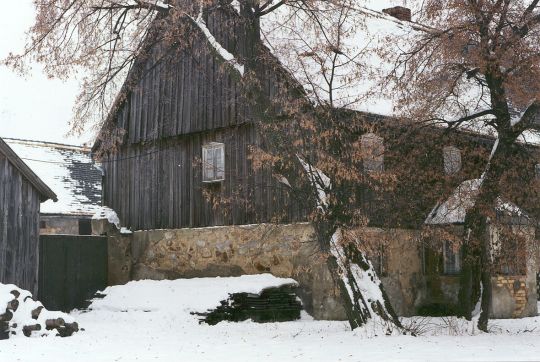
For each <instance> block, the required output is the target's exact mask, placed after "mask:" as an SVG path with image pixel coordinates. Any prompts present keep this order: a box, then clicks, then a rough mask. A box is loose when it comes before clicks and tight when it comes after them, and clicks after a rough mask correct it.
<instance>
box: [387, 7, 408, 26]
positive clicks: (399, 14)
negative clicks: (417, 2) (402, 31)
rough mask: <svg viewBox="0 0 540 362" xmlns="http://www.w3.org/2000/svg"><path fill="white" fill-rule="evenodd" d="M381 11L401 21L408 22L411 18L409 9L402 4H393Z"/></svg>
mask: <svg viewBox="0 0 540 362" xmlns="http://www.w3.org/2000/svg"><path fill="white" fill-rule="evenodd" d="M383 13H385V14H388V15H390V16H393V17H394V18H396V19H399V20H402V21H409V22H410V21H411V20H412V12H411V9H409V8H406V7H403V6H394V7H393V8H388V9H384V10H383Z"/></svg>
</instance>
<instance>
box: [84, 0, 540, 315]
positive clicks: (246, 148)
mask: <svg viewBox="0 0 540 362" xmlns="http://www.w3.org/2000/svg"><path fill="white" fill-rule="evenodd" d="M179 1H180V0H179ZM182 1H183V0H182ZM200 18H202V19H204V22H199V20H200V19H199V20H197V21H193V20H194V19H191V21H188V20H186V24H185V25H186V29H184V30H185V31H187V32H188V33H189V34H190V37H189V39H190V42H191V43H190V44H189V45H188V46H182V48H181V49H179V48H180V46H174V44H173V46H171V48H172V49H169V48H168V47H164V46H163V45H162V44H160V43H159V42H157V43H155V44H152V42H151V40H152V33H151V35H150V37H149V38H148V39H147V44H146V45H145V46H144V48H145V51H144V52H143V54H141V56H139V57H138V59H137V61H136V62H135V64H134V65H133V67H132V69H131V71H130V73H129V75H128V78H127V81H126V83H125V84H124V87H123V88H122V90H121V93H120V94H119V95H118V98H117V101H116V102H115V104H114V106H113V108H112V110H111V112H110V114H109V117H108V119H107V120H106V121H105V124H104V126H103V128H102V130H101V132H100V135H99V137H98V140H97V142H96V143H95V145H94V147H93V152H94V153H96V154H98V155H99V157H100V159H101V161H102V166H103V170H104V179H103V180H104V182H103V203H104V205H106V206H108V207H110V208H111V209H113V210H114V211H116V212H117V214H118V216H119V218H120V220H121V223H122V226H124V227H127V228H128V229H131V230H132V231H135V233H134V234H133V235H131V236H129V237H128V236H124V237H125V238H126V239H125V240H129V242H126V241H121V242H118V241H117V242H116V244H115V243H109V247H110V248H112V249H114V250H115V252H114V253H111V254H110V255H113V256H112V257H110V258H109V270H110V271H111V270H113V271H114V270H116V272H115V273H116V274H115V275H114V278H111V274H110V275H109V278H110V280H114V282H115V283H125V282H127V281H129V280H133V279H162V278H183V277H208V276H231V275H241V274H250V273H260V272H269V273H273V274H274V275H279V276H285V277H295V278H298V280H299V282H300V284H301V287H302V288H303V290H304V291H305V294H306V295H307V296H308V299H309V298H311V299H312V300H311V301H308V302H307V305H312V307H313V306H319V308H320V311H319V312H317V311H315V314H314V315H316V318H336V316H337V315H339V313H340V312H339V311H335V312H336V313H334V312H329V311H331V310H332V309H333V307H332V305H334V306H335V305H338V304H339V302H335V303H334V302H332V298H333V294H332V293H334V292H335V286H334V284H333V280H332V278H331V277H330V276H329V275H328V271H327V267H326V266H324V265H323V266H322V267H321V268H319V269H317V268H318V267H317V265H318V264H317V263H320V262H321V260H320V259H318V260H312V259H310V258H311V256H313V255H315V254H316V252H313V251H312V250H309V251H308V250H306V251H305V253H304V252H303V251H301V250H302V249H301V247H300V251H298V250H296V249H295V248H296V247H297V245H296V244H295V243H296V242H298V241H301V242H300V244H302V245H313V243H310V241H313V238H309V237H307V236H306V235H308V234H309V232H305V230H304V229H303V227H304V226H302V225H301V224H300V223H296V222H297V221H305V220H307V214H306V210H304V209H302V206H305V205H303V204H302V203H300V202H296V200H294V199H293V198H292V197H291V196H290V195H289V194H288V192H287V186H286V185H284V184H283V182H284V181H283V180H278V179H277V178H276V177H275V176H274V175H272V173H271V172H269V171H265V170H256V169H255V168H254V167H253V162H252V159H251V156H250V155H251V154H252V153H251V150H252V149H253V148H256V147H258V146H263V147H264V145H265V144H264V141H265V140H264V137H263V136H262V133H261V132H259V131H260V129H259V127H258V126H259V124H260V122H261V121H262V122H264V121H265V118H264V117H268V115H271V117H276V115H277V117H279V116H280V109H281V108H286V105H281V106H282V107H280V105H279V104H276V103H277V102H275V100H276V99H281V98H279V95H280V94H282V93H281V92H284V91H286V92H291V93H293V92H294V93H295V94H296V93H297V90H298V87H299V82H295V80H294V79H292V77H293V75H291V74H290V73H289V72H288V71H286V68H285V67H284V66H282V65H281V64H282V63H279V61H278V60H277V58H276V57H273V53H271V51H270V50H269V49H268V48H266V47H265V46H264V45H262V42H261V39H260V37H259V34H258V33H255V34H253V33H251V32H252V31H254V30H253V29H251V28H250V27H246V25H245V23H243V22H242V21H241V20H240V19H241V17H239V16H238V14H237V13H236V11H235V10H234V9H233V8H232V7H231V6H229V7H227V6H224V7H219V6H218V7H215V8H213V9H212V10H207V11H205V12H204V13H203V14H202V15H201V16H200ZM377 19H380V17H379V16H377ZM201 26H204V27H205V29H202V28H201ZM201 30H202V31H201ZM157 33H159V31H157ZM208 33H210V34H213V37H215V39H210V38H208V36H207V34H208ZM205 34H206V35H205ZM213 43H214V44H215V43H218V44H220V46H222V47H223V48H225V49H224V50H223V49H219V51H218V49H216V48H215V46H214V45H213ZM213 47H214V48H213ZM223 51H227V52H228V53H229V54H230V55H231V57H234V58H235V59H241V60H242V61H243V62H246V65H247V66H249V70H250V71H252V72H256V74H257V77H256V78H257V82H258V84H257V87H256V88H257V90H258V93H257V94H256V95H253V94H250V92H251V91H252V90H253V88H250V86H249V83H250V79H243V78H242V77H244V74H243V70H242V69H241V67H239V63H234V62H231V61H224V58H223V57H222V56H220V54H217V53H220V52H223ZM254 51H257V52H262V53H264V52H266V53H264V54H261V53H257V56H253V55H254V53H252V52H254ZM261 55H264V56H261ZM253 59H256V60H261V59H263V60H264V61H262V60H261V61H259V62H257V61H255V62H253ZM250 61H251V62H250ZM305 95H306V93H301V94H300V96H301V97H303V96H305ZM276 96H277V97H276ZM253 99H256V100H257V101H256V102H253ZM304 99H305V98H304ZM310 110H312V109H310ZM344 116H345V117H348V116H350V117H351V119H352V118H355V117H358V118H361V117H363V119H364V120H367V121H368V122H371V124H373V123H375V122H377V130H376V131H373V130H371V131H367V132H377V134H374V133H370V134H365V136H369V139H368V138H366V139H365V140H364V139H363V137H362V140H361V141H362V142H364V141H366V145H367V146H368V147H369V145H371V146H374V147H376V148H377V149H382V155H381V157H376V158H373V159H371V160H367V161H368V162H366V159H363V160H362V162H363V167H364V170H366V171H368V172H369V171H381V170H386V171H388V170H394V169H396V172H398V171H397V169H398V167H396V165H400V167H399V169H401V170H405V171H406V174H405V175H406V177H401V178H399V175H398V178H399V179H400V182H399V184H398V185H397V186H396V192H392V194H391V195H375V192H372V190H369V189H365V190H355V192H356V191H358V192H359V193H362V196H360V197H358V200H359V202H362V203H363V204H364V205H363V206H365V207H364V210H367V211H366V213H369V218H370V224H369V225H368V226H369V227H375V228H374V229H377V230H368V231H369V232H371V234H372V235H371V236H369V237H370V238H372V239H373V240H374V243H379V244H380V243H381V240H384V239H385V238H382V237H381V236H380V234H379V233H380V231H381V230H382V228H386V229H391V230H390V231H389V235H388V237H387V239H388V244H386V245H382V244H381V245H379V244H377V245H378V246H377V251H376V254H377V255H373V256H372V259H373V261H375V263H377V264H379V265H378V266H377V269H378V270H379V272H380V274H381V275H383V282H384V283H385V285H386V286H387V287H389V296H390V300H391V301H392V303H393V304H394V307H395V309H396V310H397V311H398V312H399V313H400V314H402V315H412V314H414V313H415V311H416V309H417V308H420V307H423V306H425V305H432V304H439V303H440V304H444V305H454V304H455V303H456V301H457V299H458V290H459V270H460V263H459V258H460V256H459V252H455V251H454V250H453V249H452V248H450V247H446V246H448V245H450V241H449V240H443V239H441V240H436V241H440V243H439V244H440V245H439V247H438V248H437V249H436V250H434V251H433V255H434V256H433V258H431V257H430V255H431V254H430V253H431V251H430V250H428V249H427V248H429V246H425V245H428V244H429V243H426V242H425V240H423V238H424V236H423V235H422V233H421V232H417V231H419V230H420V229H421V228H422V227H424V226H425V224H426V219H427V220H428V221H430V220H431V221H432V222H430V224H431V225H433V226H434V227H438V226H440V227H441V228H444V227H447V226H450V227H451V228H452V232H455V233H456V234H459V233H462V231H461V230H459V231H456V230H457V229H459V227H462V225H463V221H464V220H448V219H446V218H445V217H444V215H443V216H441V217H440V218H439V215H438V214H437V210H439V207H438V203H439V202H440V201H441V200H439V199H440V196H441V195H451V194H452V191H453V190H455V189H457V190H459V189H460V185H461V184H462V183H463V182H464V181H465V180H471V179H474V178H476V177H478V175H477V171H478V169H479V165H480V167H483V166H482V165H485V162H486V160H487V159H488V156H489V152H490V150H491V147H492V145H493V143H494V139H492V138H490V137H484V136H480V135H478V134H468V136H467V137H448V138H446V139H444V140H443V139H438V140H436V141H435V139H436V138H438V137H433V134H432V133H433V129H431V128H430V129H429V130H426V133H422V134H418V135H416V136H418V137H419V138H416V139H415V140H414V142H410V143H408V146H406V147H404V143H400V144H399V145H393V144H391V142H390V141H388V142H387V140H392V139H395V137H397V136H396V133H399V132H401V131H400V130H399V129H398V128H399V127H396V126H395V125H394V126H393V127H385V125H384V123H386V122H387V121H389V122H391V121H392V118H391V117H385V116H379V115H375V114H373V113H363V112H360V111H353V112H345V113H344ZM344 121H348V119H344ZM389 122H388V123H389ZM385 128H386V129H385ZM440 131H441V130H438V131H437V132H439V133H440ZM422 137H423V138H422ZM425 141H429V142H435V145H434V144H433V143H431V146H432V147H429V149H428V148H426V149H423V148H422V149H418V147H415V145H418V144H429V142H425ZM405 145H407V144H406V143H405ZM398 147H399V149H397V148H398ZM535 152H536V151H535ZM533 166H534V165H531V167H530V171H531V172H532V170H533V168H534V167H533ZM411 169H414V170H417V172H415V174H414V175H411V173H410V170H411ZM285 181H286V180H285ZM293 181H294V180H293ZM465 182H467V181H465ZM428 189H429V190H430V192H425V190H428ZM304 201H305V200H304ZM520 201H523V200H520ZM434 206H435V207H434ZM520 206H523V207H524V208H525V209H526V210H532V211H534V212H535V216H536V213H537V212H538V208H537V206H535V205H532V206H531V205H521V203H520ZM388 210H392V211H393V212H392V213H389V212H387V211H388ZM396 210H399V212H395V211H396ZM391 215H394V216H391ZM428 216H429V218H428ZM272 222H279V223H281V224H282V225H279V227H276V228H274V226H275V224H272V225H271V227H269V231H268V232H259V231H257V230H255V231H253V230H252V229H250V228H251V227H252V226H254V225H249V224H262V225H263V229H264V226H265V225H264V223H272ZM283 224H293V225H289V226H292V227H291V228H289V229H288V228H287V225H283ZM237 225H243V226H242V227H236V226H237ZM456 225H457V226H458V227H457V228H454V226H456ZM213 226H224V227H223V228H208V227H213ZM255 226H260V225H255ZM193 228H201V229H196V230H192V229H193ZM205 228H206V229H205ZM162 229H165V230H162ZM289 231H290V233H289ZM394 232H396V234H395V235H394V234H393V233H394ZM442 234H443V235H445V236H444V237H446V234H448V233H442ZM531 235H533V236H534V233H532V234H531ZM529 236H530V235H529ZM308 239H309V240H308ZM304 241H305V242H304ZM289 242H290V243H291V244H295V245H288V244H287V243H289ZM130 243H131V244H130ZM126 245H127V246H126ZM392 245H394V246H396V247H399V248H401V249H399V250H398V251H394V252H392V251H391V250H390V249H391V248H390V246H392ZM441 245H443V246H444V248H442V246H441ZM379 246H380V247H379ZM387 247H388V248H390V249H388V250H390V251H389V252H388V253H386V252H385V251H384V250H385V248H387ZM280 248H281V249H280ZM441 248H442V249H441ZM110 250H111V249H110ZM295 250H296V251H295ZM392 255H393V256H392ZM426 255H427V256H428V257H426ZM431 259H433V260H434V261H433V262H432V263H431V264H429V262H430V260H431ZM428 264H429V265H428ZM314 266H315V267H314ZM312 267H313V268H312ZM306 268H307V269H309V270H311V271H310V272H308V273H306V270H307V269H306ZM535 268H536V266H533V265H531V266H530V268H529V269H530V270H528V271H527V272H525V271H520V273H521V274H526V275H519V278H521V279H519V280H520V283H521V281H523V283H525V282H526V283H527V287H526V292H527V293H529V294H530V295H536V285H535V275H534V274H535V272H536V271H535V270H536V269H535ZM533 270H534V272H533ZM516 280H518V279H516ZM321 286H323V287H321ZM500 293H501V295H503V297H500V298H499V299H500V300H509V301H513V300H514V299H513V298H514V297H513V296H512V295H510V296H507V291H506V290H502V291H501V292H500ZM505 293H506V294H505ZM494 299H497V298H494ZM512 303H513V302H512ZM512 303H509V304H508V303H507V304H504V303H503V304H504V306H503V307H501V308H500V309H499V310H501V312H500V313H499V312H497V313H499V314H497V315H498V316H513V315H519V316H525V315H535V314H536V311H537V305H536V301H533V300H532V297H531V298H529V303H528V304H527V306H526V307H527V309H520V310H519V311H518V312H519V313H518V312H516V310H517V309H516V308H515V307H514V305H513V304H512ZM316 308H317V307H316ZM520 308H521V307H520ZM317 313H319V314H317ZM342 314H343V313H342Z"/></svg>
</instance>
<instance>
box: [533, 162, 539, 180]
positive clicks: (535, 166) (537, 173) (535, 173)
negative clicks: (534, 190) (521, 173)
mask: <svg viewBox="0 0 540 362" xmlns="http://www.w3.org/2000/svg"><path fill="white" fill-rule="evenodd" d="M534 176H535V177H536V179H537V180H540V163H537V164H536V165H534Z"/></svg>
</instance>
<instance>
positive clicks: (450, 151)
mask: <svg viewBox="0 0 540 362" xmlns="http://www.w3.org/2000/svg"><path fill="white" fill-rule="evenodd" d="M462 167H463V160H462V155H461V150H460V149H459V148H457V147H456V146H445V147H443V168H444V173H445V174H446V175H448V176H452V175H456V174H458V173H459V172H460V171H461V168H462Z"/></svg>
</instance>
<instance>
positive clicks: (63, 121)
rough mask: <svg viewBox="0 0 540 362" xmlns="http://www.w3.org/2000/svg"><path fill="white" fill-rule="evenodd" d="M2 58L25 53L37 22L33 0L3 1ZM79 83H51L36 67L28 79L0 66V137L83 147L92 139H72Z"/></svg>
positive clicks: (0, 25)
mask: <svg viewBox="0 0 540 362" xmlns="http://www.w3.org/2000/svg"><path fill="white" fill-rule="evenodd" d="M0 5H1V8H2V11H1V12H0V58H5V56H6V55H7V54H9V52H17V51H19V50H21V49H22V47H23V45H24V40H25V32H26V30H27V29H28V28H29V27H30V25H31V24H32V22H33V19H34V8H33V5H32V0H17V1H11V0H0ZM77 89H78V88H77V83H76V82H75V81H69V82H62V81H59V80H50V79H47V77H46V76H45V75H43V73H42V72H41V67H40V66H39V65H36V66H34V67H33V69H32V72H31V74H30V75H29V76H28V77H26V79H24V78H22V77H20V76H18V75H16V74H15V73H13V72H12V71H11V70H9V69H7V68H6V67H4V66H0V137H14V138H23V139H31V140H40V141H53V142H61V143H71V144H81V143H83V142H87V141H89V140H90V139H91V137H90V136H88V135H86V136H80V137H76V136H69V137H66V133H67V132H68V130H69V125H68V121H69V120H70V118H71V115H72V108H73V104H74V99H75V96H76V94H77Z"/></svg>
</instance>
